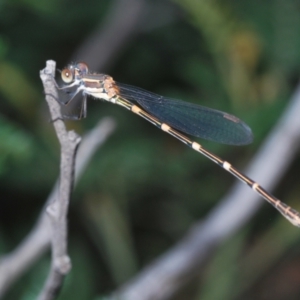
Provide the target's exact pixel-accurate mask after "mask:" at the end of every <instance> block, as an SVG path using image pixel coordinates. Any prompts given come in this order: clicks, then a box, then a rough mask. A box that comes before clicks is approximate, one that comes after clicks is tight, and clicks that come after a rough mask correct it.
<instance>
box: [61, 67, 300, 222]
mask: <svg viewBox="0 0 300 300" xmlns="http://www.w3.org/2000/svg"><path fill="white" fill-rule="evenodd" d="M61 77H62V80H63V82H64V83H65V84H66V85H65V86H63V87H58V88H59V89H61V90H67V91H69V90H70V89H72V90H73V92H72V93H71V94H70V92H69V99H68V100H67V101H66V102H64V101H61V100H60V99H58V101H59V102H60V103H61V104H62V105H67V104H68V103H70V102H71V101H72V100H73V99H74V98H75V96H76V95H78V94H80V93H81V94H82V96H83V99H82V102H81V110H80V115H79V116H76V117H72V119H81V118H85V117H86V107H87V105H86V102H87V96H88V95H90V96H93V97H94V98H99V99H102V100H105V101H108V102H111V103H113V104H117V105H120V106H122V107H124V108H126V109H128V110H130V111H132V112H133V113H135V114H137V115H139V116H140V117H142V118H144V119H145V120H147V121H148V122H150V123H152V124H153V125H155V126H156V127H158V128H160V129H161V130H163V131H165V132H167V133H168V134H170V135H172V136H173V137H175V138H176V139H178V140H179V141H181V142H182V143H184V144H186V145H187V146H189V147H190V148H192V149H194V150H195V151H197V152H200V153H201V154H202V155H204V156H206V157H207V158H208V159H210V160H211V161H213V162H214V163H216V164H217V165H219V166H220V167H222V168H223V169H225V170H226V171H227V172H229V173H231V174H232V175H234V176H235V177H236V178H237V179H239V180H240V181H242V182H243V183H245V184H247V185H248V186H249V187H250V188H252V189H253V190H254V191H255V192H257V193H258V194H259V195H260V196H261V197H262V198H264V199H265V200H267V201H268V202H269V203H270V204H271V205H273V206H274V207H275V208H276V209H277V210H278V211H279V212H280V213H281V214H282V215H283V216H284V217H285V218H286V219H288V220H289V221H290V222H291V223H292V224H293V225H295V226H297V227H300V213H299V212H297V211H296V210H294V209H293V208H291V207H290V206H288V205H287V204H285V203H283V202H282V201H280V200H279V199H277V198H276V197H274V196H273V195H271V194H270V193H268V192H267V191H266V190H265V189H263V188H262V187H261V186H260V185H259V184H258V183H256V182H255V181H253V180H252V179H250V178H249V177H247V176H246V175H244V174H243V173H241V172H240V171H238V170H237V169H236V168H234V167H233V166H232V165H231V164H230V163H229V162H227V161H225V160H223V159H221V158H219V157H218V156H217V155H215V154H213V153H211V152H210V151H208V150H206V149H204V148H203V147H202V146H201V145H200V144H198V143H196V142H194V141H192V140H191V139H190V138H188V137H187V136H185V135H184V134H182V132H184V133H186V134H189V135H193V136H196V137H200V138H204V139H207V140H211V141H215V142H218V143H224V144H230V145H245V144H249V143H251V142H252V139H253V137H252V131H251V129H250V128H249V127H248V126H247V125H246V124H245V123H244V122H242V121H241V120H240V119H238V118H237V117H235V116H233V115H230V114H227V113H225V112H222V111H218V110H214V109H210V108H207V107H203V106H199V105H196V104H192V103H187V102H183V101H179V100H174V99H170V98H166V97H163V96H159V95H156V94H154V93H151V92H148V91H146V90H143V89H140V88H137V87H133V86H130V85H126V84H122V83H118V82H115V81H114V80H113V79H112V77H110V76H108V75H105V74H97V73H91V72H90V71H89V69H88V66H87V65H86V64H85V63H82V62H81V63H74V64H70V65H68V66H67V67H66V68H65V69H63V70H62V72H61ZM135 103H137V104H138V105H139V106H138V105H136V104H135ZM140 106H141V107H142V108H143V109H144V110H143V109H142V108H141V107H140Z"/></svg>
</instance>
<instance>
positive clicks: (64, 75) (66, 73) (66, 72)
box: [61, 68, 74, 83]
mask: <svg viewBox="0 0 300 300" xmlns="http://www.w3.org/2000/svg"><path fill="white" fill-rule="evenodd" d="M61 79H62V80H63V81H64V82H65V83H70V82H72V81H73V80H74V75H73V72H72V70H70V69H68V68H66V69H63V70H62V71H61Z"/></svg>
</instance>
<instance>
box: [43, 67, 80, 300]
mask: <svg viewBox="0 0 300 300" xmlns="http://www.w3.org/2000/svg"><path fill="white" fill-rule="evenodd" d="M54 75H55V62H54V61H47V64H46V68H45V69H44V70H42V71H41V72H40V77H41V79H42V82H43V85H44V91H45V94H46V101H47V103H48V105H49V109H50V114H51V119H52V120H55V121H54V122H53V125H54V128H55V131H56V134H57V137H58V140H59V142H60V145H61V161H60V177H59V188H58V193H57V194H56V197H55V200H54V201H53V202H51V203H49V205H48V207H47V208H46V211H47V213H48V217H49V221H50V222H49V224H50V231H51V248H52V261H51V268H50V272H49V275H48V279H47V281H46V284H45V286H44V288H43V290H42V291H41V293H40V295H39V297H38V299H40V300H50V299H54V298H55V297H56V295H57V294H58V292H59V290H60V288H61V286H62V283H63V279H64V277H65V275H66V274H67V273H68V272H69V270H70V269H71V261H70V258H69V256H68V253H67V236H68V234H67V232H68V229H67V213H68V207H69V202H70V196H71V192H72V188H73V181H74V173H75V172H74V168H75V155H76V150H77V147H78V145H79V143H80V141H81V138H80V137H79V136H78V135H77V134H76V133H75V132H74V131H67V130H66V127H65V124H64V122H63V121H62V116H61V113H60V105H59V104H58V103H57V101H56V100H55V99H54V98H58V94H57V90H56V88H55V85H54V82H53V80H52V78H53V77H54ZM51 77H52V78H51Z"/></svg>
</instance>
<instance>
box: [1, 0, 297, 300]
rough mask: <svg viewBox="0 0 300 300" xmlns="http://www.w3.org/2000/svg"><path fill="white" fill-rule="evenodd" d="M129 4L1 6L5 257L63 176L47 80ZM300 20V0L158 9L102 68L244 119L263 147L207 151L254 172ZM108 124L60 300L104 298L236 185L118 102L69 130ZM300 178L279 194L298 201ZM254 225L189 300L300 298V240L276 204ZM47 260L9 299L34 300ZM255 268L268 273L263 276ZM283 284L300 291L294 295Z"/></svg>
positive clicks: (290, 70) (74, 211) (98, 105)
mask: <svg viewBox="0 0 300 300" xmlns="http://www.w3.org/2000/svg"><path fill="white" fill-rule="evenodd" d="M117 3H118V1H108V0H106V1H96V0H89V1H81V2H75V1H70V0H61V1H58V0H56V1H40V0H27V1H20V0H14V1H2V2H1V3H0V99H1V101H0V138H1V143H0V178H1V180H0V189H1V196H0V253H1V254H5V253H8V252H9V251H11V250H12V249H14V248H15V247H16V246H17V245H18V244H19V243H20V242H21V241H22V239H23V238H24V237H25V236H26V234H28V232H29V231H30V229H31V228H32V226H33V225H34V223H35V220H36V219H37V218H38V215H39V212H40V210H41V208H42V207H43V204H44V202H45V200H46V198H47V196H48V194H49V192H50V191H51V188H52V186H53V184H54V182H55V181H56V178H57V176H58V168H59V146H58V142H57V140H56V137H55V135H54V132H53V128H52V124H51V123H50V122H49V114H48V112H47V107H46V104H45V101H44V97H43V90H42V85H41V82H40V79H39V70H40V69H42V68H44V66H45V61H46V60H48V59H54V60H55V61H57V67H58V68H63V67H64V65H66V64H67V63H68V62H69V60H70V58H71V56H72V55H73V53H75V50H76V49H77V48H78V47H79V46H80V45H81V44H82V43H83V42H84V41H85V38H86V37H88V36H89V35H90V34H92V33H93V32H94V31H95V30H96V29H97V28H99V26H100V27H101V26H103V30H105V26H104V25H103V24H104V23H105V20H106V18H107V16H108V15H109V13H110V11H111V9H113V5H116V4H117ZM299 13H300V5H299V3H298V2H297V1H295V0H270V1H258V0H252V1H250V0H246V1H238V0H226V1H216V0H215V1H204V0H186V1H180V0H174V1H166V0H154V1H151V0H148V1H147V6H146V10H145V11H144V12H143V14H144V15H143V18H141V21H140V26H139V28H138V29H136V32H135V35H134V38H131V39H129V40H128V41H126V43H125V44H126V47H125V46H124V47H123V49H122V51H120V52H119V53H118V56H117V57H116V58H114V60H113V61H112V62H111V63H110V68H109V69H107V70H104V71H105V72H106V73H109V74H110V75H111V76H113V77H114V78H115V79H116V80H117V81H119V82H124V83H128V84H133V85H136V86H140V87H142V88H145V89H147V90H151V91H153V92H156V93H159V94H162V95H166V96H170V97H174V98H179V99H183V100H186V101H190V102H194V103H198V104H201V105H205V106H209V107H212V108H216V109H219V110H225V111H227V112H229V113H232V114H234V115H237V116H238V117H240V118H241V119H243V120H245V121H246V122H247V123H248V124H249V125H250V127H251V128H252V129H253V132H254V136H255V141H254V143H253V145H250V146H248V147H229V146H224V145H218V144H213V143H211V142H206V141H203V142H202V141H201V143H203V145H204V146H206V147H208V148H209V149H210V150H211V151H213V152H215V153H216V154H217V155H219V156H221V157H224V158H226V160H228V161H230V162H232V163H233V164H234V165H236V166H238V167H239V168H240V169H242V167H243V166H245V165H246V163H247V161H248V160H249V159H250V158H251V156H252V155H253V154H254V153H255V151H256V149H257V147H259V145H260V144H261V143H262V141H263V140H264V138H265V137H266V135H267V134H268V132H269V131H270V129H271V128H272V126H273V125H274V124H275V123H276V120H277V119H278V118H279V117H280V115H281V113H282V111H283V110H284V108H285V107H286V105H287V104H288V103H287V101H288V99H289V96H290V95H291V93H292V92H293V89H294V87H295V84H296V82H297V80H298V78H299V73H300V72H299V66H300V51H299V48H300V34H299V33H300V32H299V31H300V19H299ZM115 39H118V33H115ZM107 47H109V45H108V46H107ZM100 55H101V53H99V56H100ZM78 59H79V60H81V58H80V57H79V58H78ZM91 68H92V66H91ZM99 71H103V70H99ZM107 115H110V116H113V117H115V118H116V120H117V122H118V128H117V130H116V132H115V133H114V134H113V136H112V137H110V138H109V140H108V141H107V143H106V144H105V145H104V146H103V147H102V148H101V149H100V150H99V151H98V152H97V154H96V155H95V157H94V158H93V162H92V164H91V165H90V166H89V167H88V170H87V171H86V173H85V174H84V176H83V178H82V179H81V180H80V182H79V184H78V186H77V187H76V189H75V192H74V194H73V199H72V204H71V207H70V214H69V226H70V244H69V249H70V250H69V251H70V255H71V258H72V265H73V269H72V272H71V274H70V275H69V276H68V278H67V280H66V282H65V285H64V287H63V291H62V294H61V296H60V297H59V299H64V300H67V299H72V300H76V299H78V300H79V299H104V295H105V294H108V293H109V292H110V291H113V290H114V289H116V288H117V287H118V286H119V285H120V284H121V283H124V282H126V281H127V280H128V279H129V278H131V277H132V276H133V275H134V274H137V273H138V271H139V270H140V269H141V268H142V267H143V266H145V265H146V264H147V263H150V262H151V261H152V260H153V259H154V258H155V257H157V256H158V255H160V254H162V253H163V252H164V251H166V250H167V249H169V248H170V247H171V246H172V245H174V244H175V243H176V241H178V240H179V239H180V238H181V237H182V236H183V235H184V234H185V233H186V231H187V230H188V228H189V227H190V226H191V225H192V224H193V222H195V221H197V220H199V219H200V218H204V217H205V215H206V213H207V212H209V210H210V209H211V208H212V207H213V206H215V205H216V204H217V202H218V200H219V199H220V198H221V197H222V195H224V194H225V193H226V191H227V190H228V189H229V188H230V186H231V185H232V183H233V182H234V178H232V177H231V176H230V175H229V174H228V173H226V172H223V171H221V170H220V169H219V168H218V167H217V166H215V165H214V164H213V163H211V162H210V161H208V160H207V159H205V158H203V157H201V156H199V155H198V154H197V153H195V152H193V151H191V150H190V149H188V148H186V147H184V145H181V144H180V143H179V142H177V141H176V140H174V139H172V137H169V136H167V135H166V134H164V133H163V132H161V131H159V130H157V129H156V128H154V127H153V126H151V125H150V124H148V123H147V122H144V121H143V120H141V119H140V118H138V117H136V116H134V115H132V114H130V113H128V112H126V111H125V110H122V109H119V108H118V107H115V106H113V105H110V104H107V103H102V102H99V101H97V102H96V101H92V100H91V101H89V103H88V118H87V119H86V120H82V121H81V122H77V123H76V122H68V126H69V127H73V128H75V129H76V130H77V132H80V133H81V134H84V132H86V131H87V130H88V129H90V128H92V127H93V126H94V125H95V124H96V123H97V121H98V120H99V119H101V118H102V117H104V116H107ZM299 168H300V161H299V159H298V160H297V161H295V163H294V166H293V168H292V169H291V170H290V172H289V173H288V174H287V175H286V177H285V179H284V181H283V183H282V184H281V185H280V186H279V187H278V189H277V191H276V194H278V195H279V196H280V198H283V199H285V201H287V202H289V200H291V201H292V200H293V199H294V198H295V199H298V198H299V197H297V196H296V195H299V192H300V191H299V184H298V181H297V175H298V173H299ZM279 171H280V170H279ZM249 192H251V191H249ZM298 207H299V205H298ZM266 216H267V217H266ZM252 222H253V223H249V225H248V226H247V228H246V229H243V231H242V232H240V233H238V234H237V235H236V236H235V237H232V238H231V240H230V241H227V242H226V243H225V244H224V245H223V246H222V247H220V250H219V252H218V253H216V256H215V257H214V259H212V262H211V264H209V263H208V266H207V267H205V268H204V269H203V270H202V272H203V273H202V278H201V280H199V282H196V283H195V282H194V283H193V284H191V286H189V287H187V289H191V290H193V291H194V292H193V293H189V294H192V296H191V297H190V298H189V299H214V300H215V299H223V300H224V299H299V295H300V289H299V278H300V276H299V271H298V270H299V268H298V263H299V262H298V260H297V254H298V253H299V251H300V250H299V247H298V245H297V241H298V240H299V239H297V235H296V234H294V233H295V231H293V230H295V229H293V228H291V226H290V225H289V224H287V226H285V225H286V224H285V222H286V221H285V220H283V218H281V216H280V215H279V214H278V213H277V212H275V211H274V210H273V209H272V208H270V207H269V206H266V207H265V208H264V209H263V210H262V211H261V212H259V213H258V214H257V217H256V218H255V219H254V220H253V221H252ZM271 226H274V227H273V229H272V228H271ZM269 227H270V228H271V229H270V228H269ZM274 228H276V231H275V229H274ZM287 231H288V232H289V234H287V236H288V238H286V239H283V237H284V236H286V232H287ZM279 244H280V245H279ZM257 245H260V247H259V248H256V247H257ZM278 248H279V249H278ZM277 250H278V251H277ZM268 258H270V259H268ZM267 259H268V262H267V263H266V264H267V267H264V263H265V262H266V260H267ZM49 260H50V257H48V256H47V257H44V258H43V259H42V260H40V261H39V262H38V263H37V264H36V265H35V266H33V267H32V268H31V269H30V270H29V272H28V273H27V275H26V276H23V277H22V278H21V279H20V280H19V281H18V282H17V284H15V285H14V287H13V288H12V289H11V290H10V291H9V293H8V295H7V298H6V299H34V298H35V296H36V295H37V294H38V292H39V291H40V289H41V287H42V285H43V282H44V279H45V278H46V275H47V272H48V268H49ZM255 262H256V263H257V262H260V263H259V264H258V265H257V266H255V268H254V267H253V266H254V263H255ZM292 263H293V265H294V268H293V267H291V265H292ZM251 267H253V269H251ZM281 272H283V273H284V274H285V278H283V277H282V276H281V275H280V274H281ZM278 282H280V284H278V285H277V286H276V289H275V290H276V293H277V292H278V295H279V296H276V295H277V294H276V293H275V291H274V284H275V283H278ZM291 282H292V283H291ZM200 283H201V284H202V285H201V284H200ZM293 284H294V285H293ZM285 285H288V286H289V287H290V289H289V292H286V294H284V295H283V294H282V293H283V291H284V286H285ZM192 286H193V287H192ZM195 286H196V287H197V288H196V290H197V291H196V292H195ZM216 287H217V288H218V289H219V290H216ZM266 295H267V296H266ZM282 295H283V296H282ZM102 297H103V298H102ZM179 299H187V298H185V296H183V297H181V298H179Z"/></svg>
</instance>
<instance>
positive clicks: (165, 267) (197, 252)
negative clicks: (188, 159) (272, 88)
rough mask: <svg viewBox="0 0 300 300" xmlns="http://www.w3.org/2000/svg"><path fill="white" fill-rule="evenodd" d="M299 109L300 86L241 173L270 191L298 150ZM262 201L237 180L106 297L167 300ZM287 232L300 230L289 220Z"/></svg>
mask: <svg viewBox="0 0 300 300" xmlns="http://www.w3.org/2000/svg"><path fill="white" fill-rule="evenodd" d="M299 111H300V85H299V86H298V87H297V89H296V91H295V93H294V95H293V97H292V99H291V101H290V105H289V107H288V108H287V109H286V111H285V113H284V115H283V116H282V117H281V119H280V120H279V122H278V124H277V125H276V126H275V128H274V129H273V131H272V132H271V134H270V135H269V137H268V139H267V140H266V141H265V143H264V144H263V146H262V147H261V149H260V151H259V152H258V153H257V155H256V156H255V157H254V159H253V160H252V162H251V163H250V167H248V168H247V170H246V171H245V174H248V175H249V176H250V177H251V178H254V179H255V180H256V181H258V182H260V183H261V184H262V185H263V186H264V187H265V188H266V189H268V190H269V189H272V188H273V187H274V186H275V185H276V183H277V182H278V181H279V180H280V178H281V177H282V176H283V175H284V172H285V171H286V169H287V167H288V165H289V164H290V163H291V161H292V159H293V157H294V156H295V155H296V152H297V151H298V150H299V145H300V144H299V140H300V118H299ZM263 203H264V202H263V201H262V200H261V199H260V198H259V197H258V196H257V194H256V193H254V192H253V191H250V190H249V188H248V187H247V186H245V185H242V184H241V183H240V182H238V183H236V184H235V185H234V187H233V188H232V190H231V191H230V192H229V193H228V195H227V196H226V197H225V198H223V200H222V201H221V202H220V204H219V205H218V206H217V207H216V208H215V209H213V210H212V212H211V213H210V214H209V215H208V216H207V217H206V219H205V220H202V221H201V222H198V223H196V224H195V225H194V226H193V228H192V230H191V232H189V233H188V234H187V235H186V237H184V238H183V239H182V240H181V241H180V242H179V243H178V244H177V245H176V246H175V247H173V248H172V249H171V250H170V251H168V252H167V253H165V254H164V255H163V256H162V257H160V258H158V259H157V260H156V261H154V262H153V263H152V264H151V265H149V266H148V267H146V268H145V269H144V270H143V271H142V272H141V273H140V274H139V275H137V276H136V277H135V278H133V279H132V280H131V281H129V282H128V283H127V284H125V285H124V286H122V287H121V288H120V289H119V290H117V291H116V292H115V293H114V294H113V295H112V297H111V298H110V299H122V300H129V299H130V300H150V299H151V300H152V299H155V300H166V299H169V298H170V297H171V296H173V295H174V294H176V292H178V290H179V289H181V288H182V287H183V286H184V285H185V284H186V282H188V281H189V279H190V278H191V277H192V276H194V275H195V274H199V267H200V266H201V265H202V264H203V263H204V262H205V260H206V259H207V258H208V256H209V255H210V253H211V251H212V249H215V248H216V247H218V246H219V245H220V243H221V242H223V241H224V240H225V239H226V238H228V237H229V236H231V235H233V234H234V233H235V232H236V231H237V230H239V229H240V228H241V227H242V226H243V225H244V224H245V223H246V222H247V221H248V220H249V219H250V218H251V217H252V216H253V215H254V214H255V212H256V211H257V210H258V208H259V207H260V206H261V205H262V204H263ZM270 209H271V208H270ZM278 217H281V216H278ZM266 222H268V219H266ZM287 230H299V229H297V228H295V227H292V226H291V225H290V224H287Z"/></svg>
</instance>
